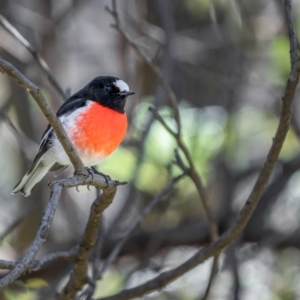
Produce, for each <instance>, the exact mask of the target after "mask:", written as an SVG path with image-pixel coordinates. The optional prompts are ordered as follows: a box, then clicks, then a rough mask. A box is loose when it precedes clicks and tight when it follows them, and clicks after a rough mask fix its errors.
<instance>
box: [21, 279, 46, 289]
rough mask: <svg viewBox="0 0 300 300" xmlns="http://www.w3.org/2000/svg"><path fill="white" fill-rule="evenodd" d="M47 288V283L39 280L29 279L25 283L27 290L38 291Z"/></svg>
mask: <svg viewBox="0 0 300 300" xmlns="http://www.w3.org/2000/svg"><path fill="white" fill-rule="evenodd" d="M46 286H48V283H47V282H46V281H45V280H43V279H41V278H31V279H28V280H27V281H26V287H27V288H29V289H40V288H42V287H46Z"/></svg>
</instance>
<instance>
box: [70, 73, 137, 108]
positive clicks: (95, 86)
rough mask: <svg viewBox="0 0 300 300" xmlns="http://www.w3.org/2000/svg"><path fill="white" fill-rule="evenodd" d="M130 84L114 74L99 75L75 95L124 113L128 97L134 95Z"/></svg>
mask: <svg viewBox="0 0 300 300" xmlns="http://www.w3.org/2000/svg"><path fill="white" fill-rule="evenodd" d="M133 94H134V92H131V91H129V87H128V84H127V83H126V82H124V81H123V80H122V79H119V78H117V77H112V76H98V77H96V78H94V79H93V80H92V81H91V82H89V83H88V84H87V85H86V86H85V87H84V88H83V89H81V90H80V91H79V92H77V93H76V94H75V95H73V97H74V96H76V97H79V98H84V99H86V100H92V101H96V102H98V103H100V104H102V105H104V106H106V107H109V108H111V109H114V110H116V111H118V112H120V113H124V112H125V110H124V108H125V104H126V97H127V96H130V95H133Z"/></svg>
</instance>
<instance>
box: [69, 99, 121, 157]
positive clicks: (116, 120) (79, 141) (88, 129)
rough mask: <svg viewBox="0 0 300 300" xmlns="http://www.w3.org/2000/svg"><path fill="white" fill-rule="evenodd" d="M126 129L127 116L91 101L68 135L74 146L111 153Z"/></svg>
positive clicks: (99, 152) (90, 151)
mask: <svg viewBox="0 0 300 300" xmlns="http://www.w3.org/2000/svg"><path fill="white" fill-rule="evenodd" d="M126 130H127V116H126V114H125V113H119V112H117V111H116V110H113V109H111V108H108V107H105V106H102V105H101V104H98V103H97V102H93V103H92V104H91V105H90V106H89V107H88V109H87V110H86V111H84V112H83V113H82V114H81V115H80V117H79V118H78V120H77V123H76V128H74V129H72V131H71V132H69V136H70V138H71V140H72V142H73V143H74V144H75V146H76V148H77V149H78V150H79V151H80V152H81V151H86V150H87V151H88V152H89V153H97V154H102V155H103V157H105V156H107V155H109V154H111V153H112V152H113V151H114V150H115V149H116V148H117V147H118V146H119V145H120V143H121V142H122V140H123V138H124V136H125V134H126Z"/></svg>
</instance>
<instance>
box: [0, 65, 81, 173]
mask: <svg viewBox="0 0 300 300" xmlns="http://www.w3.org/2000/svg"><path fill="white" fill-rule="evenodd" d="M0 72H1V73H4V74H7V75H8V76H9V77H10V78H11V79H13V80H14V81H15V82H17V83H18V84H19V85H20V86H21V87H22V88H24V89H25V90H26V91H27V92H28V93H29V94H30V95H31V96H32V97H33V99H34V100H35V101H36V102H37V104H38V105H39V107H40V109H41V110H42V112H43V114H44V116H45V117H46V118H47V120H48V121H49V123H50V125H51V126H52V127H53V129H54V131H55V133H56V135H57V137H58V139H59V141H60V143H61V144H62V146H63V148H64V150H65V151H66V154H67V155H68V157H69V158H70V161H71V163H72V164H73V166H74V169H75V171H76V172H77V173H80V174H85V173H86V171H85V167H84V165H83V163H82V161H81V159H80V157H79V155H78V153H77V150H76V148H75V147H74V146H73V145H72V143H71V141H70V140H69V138H68V136H67V134H66V132H65V130H64V128H63V126H62V124H61V122H60V120H59V119H58V118H57V117H56V115H55V113H54V112H53V110H52V108H51V107H50V105H49V104H48V102H47V101H46V99H45V98H44V96H43V95H42V93H41V91H40V89H39V88H37V87H36V86H35V85H34V84H33V83H32V82H31V81H30V80H29V79H27V78H26V77H25V76H24V75H23V74H22V73H21V72H20V71H18V70H17V69H16V68H15V67H14V66H13V65H11V64H10V63H9V62H7V61H5V60H2V59H0Z"/></svg>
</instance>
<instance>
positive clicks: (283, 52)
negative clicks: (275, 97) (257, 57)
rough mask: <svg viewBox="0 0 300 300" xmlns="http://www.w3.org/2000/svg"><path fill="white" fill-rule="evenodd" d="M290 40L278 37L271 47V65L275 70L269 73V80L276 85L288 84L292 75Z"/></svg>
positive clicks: (281, 36)
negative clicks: (288, 79)
mask: <svg viewBox="0 0 300 300" xmlns="http://www.w3.org/2000/svg"><path fill="white" fill-rule="evenodd" d="M289 48H290V46H289V40H288V38H287V36H285V35H284V36H283V35H280V36H278V37H276V38H275V39H274V40H273V41H272V43H271V47H270V57H271V63H272V65H273V67H274V68H275V70H274V69H273V70H270V71H269V80H270V82H271V83H272V84H274V85H280V86H281V85H282V84H284V83H285V82H286V79H287V78H288V75H289V73H290V57H289Z"/></svg>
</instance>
